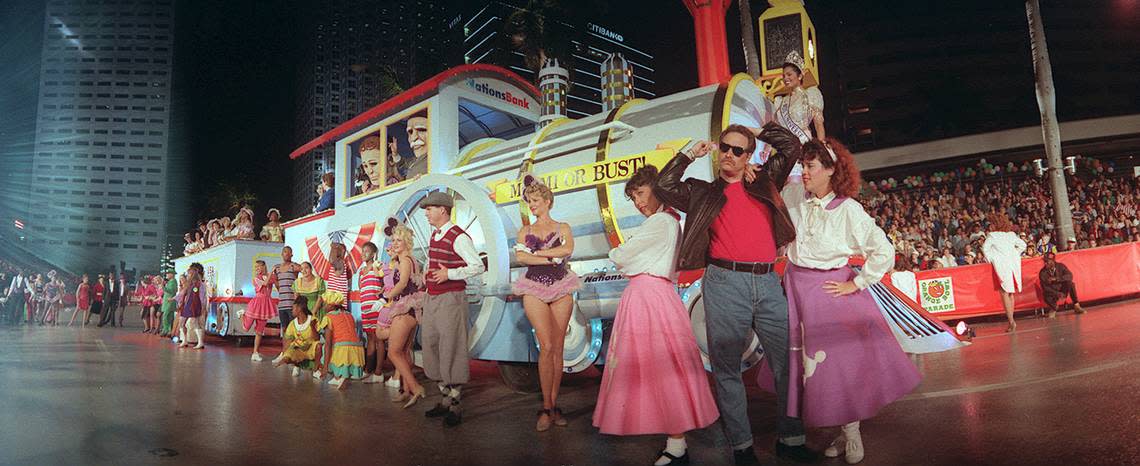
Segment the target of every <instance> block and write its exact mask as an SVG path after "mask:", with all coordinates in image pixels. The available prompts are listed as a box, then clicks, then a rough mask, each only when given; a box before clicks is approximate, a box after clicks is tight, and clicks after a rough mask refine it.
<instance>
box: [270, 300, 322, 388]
mask: <svg viewBox="0 0 1140 466" xmlns="http://www.w3.org/2000/svg"><path fill="white" fill-rule="evenodd" d="M320 354H321V337H320V335H319V334H318V333H317V322H316V319H314V318H313V316H312V313H311V312H310V311H309V306H308V303H307V302H306V300H305V298H298V299H297V300H295V301H293V320H291V321H289V326H288V327H286V328H285V350H284V351H282V352H281V358H280V359H279V360H278V361H277V362H276V363H275V364H274V366H281V365H283V364H290V365H292V366H293V377H298V376H300V375H301V370H316V369H317V361H319V360H320Z"/></svg>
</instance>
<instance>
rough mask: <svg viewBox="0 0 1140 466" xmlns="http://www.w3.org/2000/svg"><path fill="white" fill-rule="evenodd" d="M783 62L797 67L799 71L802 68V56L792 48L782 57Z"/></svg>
mask: <svg viewBox="0 0 1140 466" xmlns="http://www.w3.org/2000/svg"><path fill="white" fill-rule="evenodd" d="M784 63H785V64H791V65H793V66H795V67H796V68H799V70H800V71H801V72H802V71H803V70H804V57H801V56H800V53H799V52H796V51H794V50H793V51H791V52H788V56H787V57H785V58H784Z"/></svg>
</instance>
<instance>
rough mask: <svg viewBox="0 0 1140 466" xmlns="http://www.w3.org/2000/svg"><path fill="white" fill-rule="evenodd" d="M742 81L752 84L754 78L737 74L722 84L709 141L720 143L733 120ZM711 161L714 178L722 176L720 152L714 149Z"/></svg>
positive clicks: (719, 89)
mask: <svg viewBox="0 0 1140 466" xmlns="http://www.w3.org/2000/svg"><path fill="white" fill-rule="evenodd" d="M742 81H749V82H752V76H749V75H748V74H745V73H737V74H736V75H735V76H733V77H732V79H730V80H729V81H728V82H727V83H724V84H721V85H720V87H719V88H717V90H716V94H715V97H714V98H713V111H712V114H711V115H710V118H709V141H713V143H714V144H717V143H719V142H720V141H719V138H720V132H721V131H724V129H725V128H727V127H728V125H729V123H730V121H729V119H731V118H732V98H733V96H734V95H735V94H736V86H738V85H740V83H741V82H742ZM709 161H710V162H711V163H712V177H713V178H714V179H715V178H717V177H719V176H720V150H719V149H717V148H715V147H714V148H713V150H712V154H711V157H709Z"/></svg>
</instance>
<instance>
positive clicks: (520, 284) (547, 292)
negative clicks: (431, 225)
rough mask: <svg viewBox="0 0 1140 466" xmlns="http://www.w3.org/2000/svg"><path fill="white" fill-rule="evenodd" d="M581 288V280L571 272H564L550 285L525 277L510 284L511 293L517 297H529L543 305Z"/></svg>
mask: <svg viewBox="0 0 1140 466" xmlns="http://www.w3.org/2000/svg"><path fill="white" fill-rule="evenodd" d="M580 288H582V280H580V279H579V278H578V275H577V274H575V273H574V271H572V270H567V271H566V276H564V277H562V279H561V280H558V281H556V282H554V283H551V284H550V285H546V284H543V283H540V282H536V281H534V280H531V279H529V278H526V276H521V277H519V278H518V279H516V280H515V282H514V283H512V284H511V292H512V293H514V294H516V295H518V296H523V295H530V296H534V297H536V298H538V299H541V300H542V302H544V303H552V302H554V301H557V300H558V299H559V298H561V297H563V296H567V295H570V294H572V293H574V292H575V291H578V289H580Z"/></svg>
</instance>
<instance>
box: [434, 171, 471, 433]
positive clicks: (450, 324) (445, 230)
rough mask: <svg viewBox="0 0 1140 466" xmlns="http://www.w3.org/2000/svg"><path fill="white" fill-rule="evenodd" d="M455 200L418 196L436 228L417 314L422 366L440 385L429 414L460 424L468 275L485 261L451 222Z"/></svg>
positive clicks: (465, 374) (466, 368)
mask: <svg viewBox="0 0 1140 466" xmlns="http://www.w3.org/2000/svg"><path fill="white" fill-rule="evenodd" d="M453 206H454V201H453V200H452V199H451V196H448V195H447V194H444V193H442V192H433V193H430V194H428V195H427V197H425V198H424V200H423V201H421V202H420V208H421V209H423V210H424V215H425V216H426V217H427V221H428V223H429V224H431V226H432V227H433V228H435V230H434V231H433V232H432V235H431V244H430V245H429V247H428V267H427V276H426V277H425V278H426V280H425V281H426V283H427V296H425V298H424V310H423V317H422V318H421V319H420V326H421V329H422V330H421V331H422V333H421V334H420V337H421V339H422V343H423V357H424V372H426V373H427V376H428V377H429V378H431V379H432V380H435V381H436V383H437V384H438V385H439V391H440V393H442V394H443V400H441V401H440V402H439V403H438V404H436V405H435V407H434V408H432V409H431V410H429V411H428V412H427V413H425V415H426V416H427V417H441V416H442V417H443V424H444V425H445V426H448V427H453V426H457V425H459V423H460V422H461V421H462V416H461V413H460V411H459V392H460V389H462V388H463V384H465V383H467V379H468V377H469V364H470V358H469V355H468V352H467V297H466V296H465V293H464V290H465V289H466V288H467V282H466V281H465V280H466V279H468V278H471V277H473V276H476V275H479V274H481V273H483V261H482V260H481V259H480V258H479V253H478V252H477V251H476V250H475V243H474V242H472V241H471V237H470V236H468V235H467V233H466V232H464V231H463V229H462V228H459V227H458V226H456V225H455V224H453V223H451V208H452V207H453Z"/></svg>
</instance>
